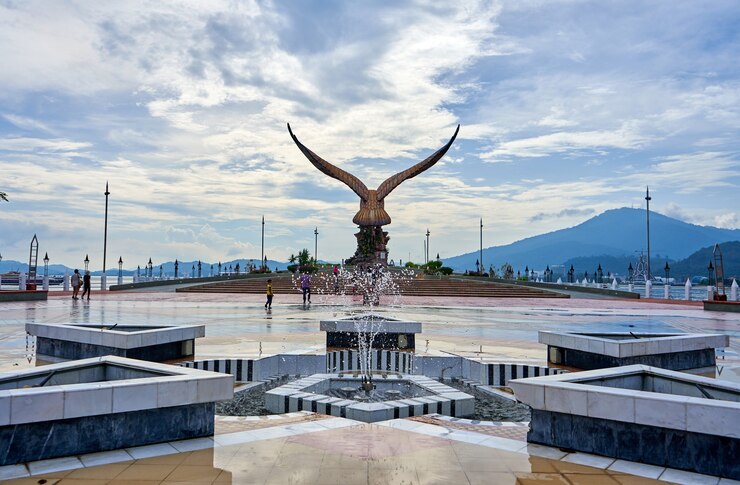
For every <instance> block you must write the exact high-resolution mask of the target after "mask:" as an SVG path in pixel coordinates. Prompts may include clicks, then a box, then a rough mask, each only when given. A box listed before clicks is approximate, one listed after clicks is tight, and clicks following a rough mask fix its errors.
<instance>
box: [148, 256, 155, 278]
mask: <svg viewBox="0 0 740 485" xmlns="http://www.w3.org/2000/svg"><path fill="white" fill-rule="evenodd" d="M147 267H148V268H149V274H148V275H147V277H148V278H149V279H152V269H153V268H154V266H153V264H152V258H149V262H148V263H147Z"/></svg>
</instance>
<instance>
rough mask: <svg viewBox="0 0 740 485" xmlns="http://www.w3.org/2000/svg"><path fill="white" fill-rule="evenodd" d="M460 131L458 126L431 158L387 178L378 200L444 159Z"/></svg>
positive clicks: (379, 189)
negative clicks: (448, 139)
mask: <svg viewBox="0 0 740 485" xmlns="http://www.w3.org/2000/svg"><path fill="white" fill-rule="evenodd" d="M458 131H460V125H457V129H456V130H455V134H454V135H452V138H450V141H448V142H447V144H446V145H445V146H443V147H442V148H440V149H439V150H437V151H436V152H434V153H432V154H431V155H430V156H429V157H427V158H426V159H424V160H423V161H421V162H419V163H417V164H416V165H414V166H413V167H411V168H409V169H407V170H404V171H403V172H399V173H397V174H396V175H393V176H392V177H389V178H387V179H386V180H385V182H383V183H382V184H380V186H379V187H378V200H383V199H384V198H385V197H386V196H387V195H388V194H390V193H391V191H392V190H393V189H395V188H396V187H398V186H399V185H400V184H401V182H403V181H404V180H407V179H410V178H412V177H416V176H417V175H419V174H420V173H422V172H423V171H425V170H427V169H428V168H431V166H432V165H434V164H435V163H437V162H438V161H439V159H440V158H442V157H443V156H444V154H445V153H447V150H449V149H450V146H452V142H454V141H455V138H457V132H458Z"/></svg>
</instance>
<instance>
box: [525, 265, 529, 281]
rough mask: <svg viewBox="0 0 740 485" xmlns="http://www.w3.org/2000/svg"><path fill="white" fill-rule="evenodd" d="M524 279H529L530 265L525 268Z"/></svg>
mask: <svg viewBox="0 0 740 485" xmlns="http://www.w3.org/2000/svg"><path fill="white" fill-rule="evenodd" d="M524 277H525V278H527V279H529V265H526V266H525V267H524Z"/></svg>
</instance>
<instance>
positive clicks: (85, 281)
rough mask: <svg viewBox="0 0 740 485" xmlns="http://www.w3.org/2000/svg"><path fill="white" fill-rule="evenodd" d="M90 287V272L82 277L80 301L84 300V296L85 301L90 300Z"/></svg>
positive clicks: (86, 272)
mask: <svg viewBox="0 0 740 485" xmlns="http://www.w3.org/2000/svg"><path fill="white" fill-rule="evenodd" d="M91 287H92V285H91V284H90V272H89V271H85V276H83V277H82V297H81V298H80V299H84V298H85V295H87V299H88V300H89V299H90V289H91Z"/></svg>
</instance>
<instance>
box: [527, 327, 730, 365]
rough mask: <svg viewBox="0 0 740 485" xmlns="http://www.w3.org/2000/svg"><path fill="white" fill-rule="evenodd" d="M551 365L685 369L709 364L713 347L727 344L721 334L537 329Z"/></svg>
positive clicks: (713, 360)
mask: <svg viewBox="0 0 740 485" xmlns="http://www.w3.org/2000/svg"><path fill="white" fill-rule="evenodd" d="M539 342H540V343H541V344H546V345H547V358H548V361H549V362H550V363H552V364H557V365H564V366H568V367H575V368H576V369H584V370H591V369H604V368H607V367H618V366H622V365H632V364H644V365H650V366H654V367H661V368H663V369H671V370H685V369H700V368H703V367H713V366H714V365H715V362H716V359H715V349H717V348H724V347H728V346H729V345H730V337H729V336H727V335H721V334H691V333H684V334H681V333H639V332H631V333H630V332H626V333H625V332H615V333H606V332H602V333H572V332H546V331H540V332H539Z"/></svg>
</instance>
